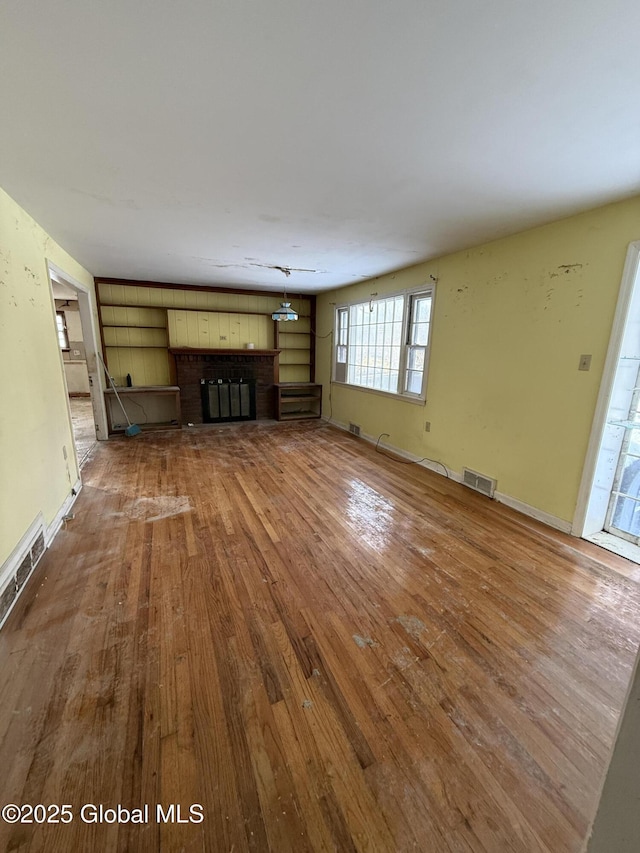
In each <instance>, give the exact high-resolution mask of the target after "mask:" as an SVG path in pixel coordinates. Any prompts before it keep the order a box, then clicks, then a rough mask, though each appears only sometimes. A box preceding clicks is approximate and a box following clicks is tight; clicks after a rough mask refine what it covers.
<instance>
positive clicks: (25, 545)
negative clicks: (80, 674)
mask: <svg viewBox="0 0 640 853" xmlns="http://www.w3.org/2000/svg"><path fill="white" fill-rule="evenodd" d="M81 488H82V483H81V481H80V479H78V482H77V483H76V484H75V486H74V487H73V490H72V492H71V494H70V495H68V497H67V498H66V499H65V501H64V503H63V504H62V506H61V507H60V509H59V510H58V512H57V513H56V516H55V518H54V519H53V521H52V522H51V524H49V525H46V524H45V520H44V516H43V515H42V512H39V513H38V515H37V516H36V517H35V518H34V520H33V521H32V522H31V524H30V525H29V527H28V528H27V529H26V530H25V532H24V533H23V535H22V536H21V538H20V541H19V542H18V544H17V545H16V547H15V548H14V549H13V551H12V552H11V554H10V555H9V557H8V558H7V559H6V560H5V562H4V563H3V565H2V566H0V628H1V627H2V625H4V623H5V621H6V620H7V618H8V616H9V614H10V613H11V611H12V610H13V608H14V606H15V604H16V602H17V600H18V598H19V597H20V594H21V593H22V591H23V590H24V588H25V587H26V585H27V582H28V581H29V578H30V577H31V575H32V574H33V571H34V569H35V567H36V566H37V565H38V563H39V562H40V559H41V558H42V555H43V554H44V553H45V551H46V550H47V548H48V547H49V545H50V544H51V542H52V541H53V539H54V537H55V536H56V534H57V533H58V531H59V530H60V528H61V527H62V524H63V522H64V517H65V516H66V515H68V514H69V513H70V510H71V507H72V506H73V504H74V502H75V500H76V498H77V497H78V494H79V493H80V489H81Z"/></svg>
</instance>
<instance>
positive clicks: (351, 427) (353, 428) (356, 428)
mask: <svg viewBox="0 0 640 853" xmlns="http://www.w3.org/2000/svg"><path fill="white" fill-rule="evenodd" d="M349 432H350V433H352V435H360V427H359V426H358V424H349Z"/></svg>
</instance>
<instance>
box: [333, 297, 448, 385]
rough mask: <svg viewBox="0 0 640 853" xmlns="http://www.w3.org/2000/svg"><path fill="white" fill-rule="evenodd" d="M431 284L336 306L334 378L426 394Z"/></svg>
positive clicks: (342, 381)
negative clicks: (416, 290)
mask: <svg viewBox="0 0 640 853" xmlns="http://www.w3.org/2000/svg"><path fill="white" fill-rule="evenodd" d="M432 297H433V288H426V289H425V290H424V291H420V292H408V293H399V294H395V295H393V296H388V297H385V298H383V299H371V300H370V301H369V302H358V303H355V304H353V305H347V306H340V307H338V308H337V309H336V319H335V323H336V334H335V352H334V381H335V382H341V383H345V384H347V385H354V386H356V387H358V388H369V389H371V390H374V391H383V392H387V393H390V394H399V395H401V396H406V397H412V398H416V399H424V377H425V373H426V365H427V355H428V345H429V327H430V321H431V301H432Z"/></svg>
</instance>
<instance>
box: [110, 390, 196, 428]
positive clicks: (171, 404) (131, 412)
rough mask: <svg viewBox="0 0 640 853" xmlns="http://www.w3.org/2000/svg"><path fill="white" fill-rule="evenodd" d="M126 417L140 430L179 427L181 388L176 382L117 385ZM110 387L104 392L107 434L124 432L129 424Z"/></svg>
mask: <svg viewBox="0 0 640 853" xmlns="http://www.w3.org/2000/svg"><path fill="white" fill-rule="evenodd" d="M116 390H117V392H118V397H119V398H120V401H121V402H122V405H123V406H124V409H125V412H126V413H127V415H128V417H129V420H130V421H131V423H132V424H137V425H138V426H139V427H140V428H141V429H143V430H149V429H180V426H181V425H180V389H179V388H178V386H177V385H144V386H133V387H126V386H124V387H122V388H117V389H116ZM118 397H116V393H115V391H114V390H113V389H112V388H108V389H107V390H106V391H105V392H104V399H105V404H106V409H107V423H108V427H109V435H116V434H118V433H123V432H124V431H125V430H126V428H127V426H128V424H127V419H126V418H125V416H124V413H123V411H122V407H121V406H120V403H119V402H118Z"/></svg>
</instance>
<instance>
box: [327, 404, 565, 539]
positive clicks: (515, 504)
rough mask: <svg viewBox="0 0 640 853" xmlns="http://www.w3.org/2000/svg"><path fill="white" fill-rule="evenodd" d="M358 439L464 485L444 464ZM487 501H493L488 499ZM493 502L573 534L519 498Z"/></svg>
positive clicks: (500, 498) (558, 520) (501, 495)
mask: <svg viewBox="0 0 640 853" xmlns="http://www.w3.org/2000/svg"><path fill="white" fill-rule="evenodd" d="M327 423H329V424H331V425H332V426H335V427H338V429H341V430H344V432H348V433H349V434H350V435H351V434H352V433H351V432H350V430H349V426H348V424H343V423H341V422H339V421H333V420H328V419H327ZM357 437H358V438H362V439H364V440H365V441H367V442H368V443H369V444H373V445H377V446H378V447H380V448H382V449H384V450H389V451H390V452H391V453H393V454H394V455H395V456H400V457H401V458H402V459H406V460H407V461H409V462H413V463H415V464H416V465H420V466H421V467H422V468H427V469H428V470H429V471H434V472H435V473H436V474H440V476H441V477H445V476H446V477H447V478H448V479H449V480H453V481H454V483H462V474H458V473H457V472H456V471H452V470H451V469H450V468H448V467H447V466H446V465H445V464H444V463H443V462H437V461H435V460H430V459H420V460H419V459H416V458H415V456H414V455H413V454H411V453H407V452H406V450H400V449H399V448H398V447H394V446H393V445H391V444H387V443H383V442H381V441H379V440H378V439H377V438H375V437H374V436H372V435H367V434H366V433H364V432H361V433H360V435H359V436H357ZM445 471H446V474H445ZM487 500H492V499H491V498H487ZM493 500H495V501H496V503H502V504H504V505H505V506H508V507H510V508H511V509H515V510H516V511H517V512H520V513H522V514H523V515H526V516H528V517H529V518H533V519H535V520H536V521H541V522H542V523H543V524H546V525H547V526H548V527H553V528H554V529H555V530H560V531H562V533H571V522H570V521H565V520H564V519H563V518H558V517H557V516H555V515H552V514H551V513H549V512H545V511H544V510H542V509H538V508H537V507H534V506H530V505H529V504H527V503H524V501H521V500H519V499H518V498H513V497H511V496H510V495H506V494H504V493H503V492H495V494H494V496H493Z"/></svg>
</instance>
